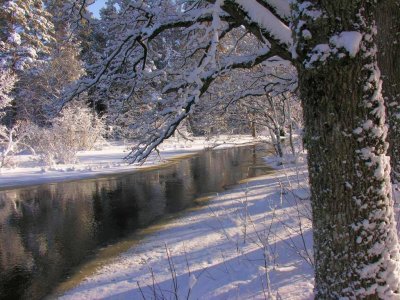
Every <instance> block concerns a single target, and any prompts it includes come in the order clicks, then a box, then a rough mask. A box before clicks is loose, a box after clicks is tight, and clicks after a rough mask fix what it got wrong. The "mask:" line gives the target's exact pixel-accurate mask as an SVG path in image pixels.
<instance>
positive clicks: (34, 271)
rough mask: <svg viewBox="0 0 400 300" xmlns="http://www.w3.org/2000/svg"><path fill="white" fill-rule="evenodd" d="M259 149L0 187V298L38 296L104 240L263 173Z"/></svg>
mask: <svg viewBox="0 0 400 300" xmlns="http://www.w3.org/2000/svg"><path fill="white" fill-rule="evenodd" d="M266 155H267V152H266V148H265V147H264V146H245V147H236V148H229V149H224V150H214V151H204V152H201V153H200V154H198V155H195V156H192V157H190V158H184V159H179V160H174V161H171V162H170V163H168V164H166V165H164V166H161V167H159V168H157V169H150V170H144V171H137V172H134V173H129V174H121V175H116V176H107V177H103V178H95V179H87V180H77V181H69V182H59V183H50V184H42V185H35V186H29V187H22V188H13V189H9V190H3V191H0V299H41V298H43V297H45V296H47V295H49V294H50V293H51V292H52V291H53V290H54V287H55V286H57V285H58V284H59V283H60V282H63V281H64V280H65V279H66V278H68V277H69V276H72V275H73V274H74V273H76V272H78V271H79V267H80V266H81V265H83V264H84V263H85V262H87V261H88V260H89V259H91V258H93V256H94V255H95V254H96V253H97V252H98V251H99V249H102V248H104V247H106V246H108V245H112V244H115V243H118V242H120V241H121V240H124V239H126V238H127V237H130V238H131V237H132V235H135V232H137V231H138V230H139V229H142V228H146V227H148V226H149V225H151V224H154V223H155V222H160V220H163V219H165V218H168V217H169V218H170V217H171V216H174V215H176V214H177V213H178V212H182V211H184V210H185V209H188V208H191V207H193V206H198V205H204V202H203V201H197V199H199V198H201V197H203V196H204V195H209V194H212V193H217V192H220V191H223V190H224V189H227V188H228V187H229V186H232V185H234V184H236V183H238V182H239V181H241V180H243V179H246V178H250V177H255V176H258V175H262V174H266V173H267V172H270V169H269V168H267V167H265V165H264V164H263V162H262V157H263V156H266Z"/></svg>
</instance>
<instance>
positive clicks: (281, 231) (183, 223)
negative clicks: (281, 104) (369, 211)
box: [58, 160, 314, 300]
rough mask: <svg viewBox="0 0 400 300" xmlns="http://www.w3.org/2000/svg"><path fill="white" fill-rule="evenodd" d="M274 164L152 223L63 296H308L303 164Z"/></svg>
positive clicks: (309, 239)
mask: <svg viewBox="0 0 400 300" xmlns="http://www.w3.org/2000/svg"><path fill="white" fill-rule="evenodd" d="M300 161H301V160H300ZM280 168H281V170H280V171H279V172H273V173H272V174H269V175H265V176H260V177H256V178H253V179H250V180H248V181H246V182H243V183H242V184H241V185H239V186H236V187H235V188H234V189H232V190H230V191H226V192H224V193H222V194H219V195H218V194H217V195H215V196H214V197H213V199H212V200H211V201H210V202H209V203H208V205H207V206H205V207H203V208H198V209H196V210H193V211H191V212H189V213H187V214H186V215H185V216H181V217H179V218H177V219H173V220H172V221H170V222H168V223H167V224H163V225H159V226H155V229H154V230H152V229H150V232H153V233H151V234H147V235H146V237H145V238H144V239H143V240H141V241H140V243H138V244H137V245H136V246H134V247H132V248H131V249H129V250H128V251H127V252H124V253H122V254H120V255H118V256H117V257H114V259H111V260H110V261H108V262H107V263H106V264H103V266H102V267H100V268H99V269H97V271H96V272H95V273H94V274H90V275H89V276H88V277H86V279H85V280H84V281H81V282H80V284H79V285H78V286H76V287H75V288H73V289H71V290H68V291H66V292H64V293H63V295H62V296H61V299H99V298H102V299H104V298H106V299H143V298H144V299H154V298H157V299H158V298H160V299H161V298H165V299H172V298H176V299H187V298H189V297H188V295H190V299H266V298H268V299H272V297H273V298H274V299H275V298H276V299H292V300H294V299H313V296H314V295H313V275H312V274H313V268H312V259H310V257H312V252H311V249H312V234H311V224H310V220H309V219H308V217H309V213H310V210H309V209H310V208H309V201H308V200H307V198H308V197H309V191H308V188H307V172H306V165H305V164H304V163H302V164H301V165H299V166H298V167H297V168H291V167H288V166H285V167H282V166H281V167H280ZM297 194H299V195H302V196H303V197H304V199H302V198H299V197H297V196H296V195H297ZM307 215H308V217H305V216H307ZM299 222H301V224H302V227H301V228H302V231H301V232H299V230H298V227H297V225H298V224H299ZM139 234H140V233H139ZM303 242H304V243H303ZM304 245H306V247H307V248H304ZM78 273H79V272H78ZM78 276H79V275H78ZM71 280H72V281H74V278H73V277H72V278H71ZM74 282H75V281H74ZM66 286H68V284H67V285H66ZM58 291H60V289H59V290H58Z"/></svg>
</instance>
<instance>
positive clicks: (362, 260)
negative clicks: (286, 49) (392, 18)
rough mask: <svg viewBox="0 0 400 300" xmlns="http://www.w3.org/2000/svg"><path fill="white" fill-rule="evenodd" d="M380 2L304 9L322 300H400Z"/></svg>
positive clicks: (302, 68)
mask: <svg viewBox="0 0 400 300" xmlns="http://www.w3.org/2000/svg"><path fill="white" fill-rule="evenodd" d="M373 3H374V1H363V2H361V1H355V0H354V1H345V0H338V1H331V0H322V1H298V2H297V3H296V4H295V6H294V9H295V11H294V17H295V21H294V24H293V30H294V32H295V34H296V41H295V43H296V51H297V53H295V54H294V55H295V56H296V55H297V56H298V61H299V65H298V69H299V89H300V93H301V98H302V101H303V109H304V120H305V143H306V147H307V149H308V167H309V176H310V186H311V200H312V208H313V228H314V257H315V292H316V294H315V297H316V299H339V298H340V299H399V297H400V275H399V272H400V266H399V262H400V259H399V244H398V240H397V234H396V222H395V220H394V216H393V200H392V195H391V183H390V165H389V159H388V157H387V156H386V152H387V143H386V142H385V140H386V134H387V129H386V127H385V107H384V100H383V98H382V95H381V87H380V85H381V82H380V74H379V70H378V68H377V64H376V45H375V30H376V28H375V27H374V20H373V16H372V14H373V11H374V4H373Z"/></svg>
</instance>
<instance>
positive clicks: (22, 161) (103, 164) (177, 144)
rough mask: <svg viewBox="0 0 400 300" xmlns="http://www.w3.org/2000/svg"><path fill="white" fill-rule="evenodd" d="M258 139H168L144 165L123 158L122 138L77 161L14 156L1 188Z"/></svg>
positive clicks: (128, 168)
mask: <svg viewBox="0 0 400 300" xmlns="http://www.w3.org/2000/svg"><path fill="white" fill-rule="evenodd" d="M255 141H258V140H255V139H253V138H252V137H251V136H248V135H235V136H218V137H214V138H212V139H206V138H203V137H202V138H196V137H194V138H191V141H189V140H185V139H183V138H174V139H169V140H167V141H166V142H164V143H163V144H162V145H161V146H160V147H159V150H160V156H158V155H157V154H152V155H151V156H150V157H149V158H148V159H147V161H146V162H145V163H144V164H142V165H137V164H133V165H131V164H128V163H127V162H125V161H124V160H123V158H124V157H125V156H126V155H127V154H128V153H129V144H124V143H122V142H120V143H110V144H109V145H108V146H105V147H103V149H102V150H99V151H81V152H79V153H78V160H79V163H77V164H74V165H56V166H53V167H43V166H41V165H40V162H39V161H38V159H37V158H35V157H33V156H32V155H19V156H16V157H14V161H15V163H16V164H17V167H15V168H3V169H0V188H7V187H15V186H21V185H31V184H40V183H45V182H58V181H65V180H74V179H82V178H90V177H96V176H100V175H106V174H114V173H122V172H132V171H134V170H135V169H138V168H144V167H151V166H154V165H158V164H161V163H163V162H165V161H166V160H167V159H171V158H175V157H178V156H181V155H187V154H193V153H196V152H198V151H201V150H203V149H204V148H208V147H218V148H223V147H232V146H235V145H238V144H245V143H254V142H255Z"/></svg>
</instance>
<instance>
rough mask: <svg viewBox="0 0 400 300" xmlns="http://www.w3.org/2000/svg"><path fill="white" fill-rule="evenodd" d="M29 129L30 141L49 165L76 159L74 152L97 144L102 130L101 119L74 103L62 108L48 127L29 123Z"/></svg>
mask: <svg viewBox="0 0 400 300" xmlns="http://www.w3.org/2000/svg"><path fill="white" fill-rule="evenodd" d="M31 130H32V131H33V132H34V135H33V136H32V137H31V138H30V144H31V145H32V147H33V148H34V149H35V151H36V153H37V154H38V155H39V156H40V157H41V160H42V161H43V162H44V163H45V164H46V165H49V166H52V165H54V164H56V163H64V164H70V163H75V162H77V157H76V154H77V152H78V151H80V150H91V149H93V148H94V147H96V146H99V145H101V143H103V142H104V140H103V135H104V133H105V128H104V122H103V119H102V118H100V117H98V116H97V115H96V113H95V112H93V111H92V110H91V109H90V108H88V107H85V106H82V105H79V104H78V103H70V105H69V106H67V107H65V108H64V109H63V110H62V112H61V115H60V116H59V117H57V118H55V119H54V120H53V121H52V125H51V127H44V128H39V127H37V126H35V125H33V128H32V129H31Z"/></svg>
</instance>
